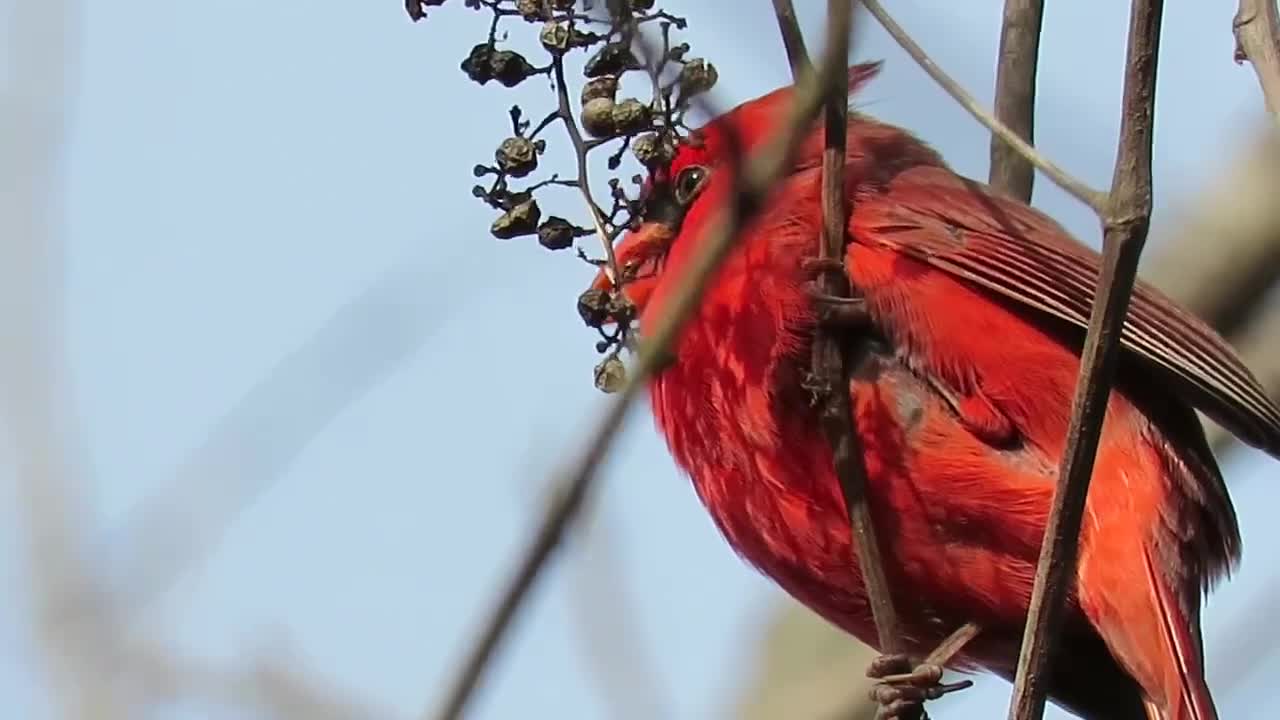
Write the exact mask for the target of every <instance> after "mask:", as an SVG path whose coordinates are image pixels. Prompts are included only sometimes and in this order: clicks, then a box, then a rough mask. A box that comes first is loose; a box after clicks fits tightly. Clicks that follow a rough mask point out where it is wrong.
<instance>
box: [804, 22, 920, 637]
mask: <svg viewBox="0 0 1280 720" xmlns="http://www.w3.org/2000/svg"><path fill="white" fill-rule="evenodd" d="M827 24H828V26H829V27H830V28H832V30H833V31H834V32H835V33H836V36H837V37H839V38H840V41H841V44H840V46H839V48H837V49H836V50H837V52H838V53H839V55H840V56H841V57H847V55H848V47H849V35H850V33H851V32H852V30H853V27H852V8H851V4H850V3H849V2H848V1H847V0H845V1H844V2H840V1H839V0H831V2H830V3H829V4H828V9H827ZM783 36H784V37H785V36H786V33H783ZM832 79H833V82H832V83H831V84H830V85H829V86H828V87H827V88H826V96H827V98H826V110H825V113H824V114H825V125H826V146H825V149H824V150H823V154H822V235H821V236H820V237H819V239H818V257H819V258H820V259H822V260H826V261H829V263H828V264H827V266H826V267H827V268H828V269H827V270H826V271H825V272H822V273H820V275H819V277H818V285H819V288H820V289H821V290H822V292H823V293H825V294H827V295H830V296H832V297H848V295H849V290H850V287H849V278H848V275H847V274H846V272H845V270H844V263H843V259H844V256H845V244H846V243H847V241H848V234H847V233H846V231H845V228H846V226H847V219H848V217H849V215H848V214H849V213H850V212H851V211H852V210H851V208H849V207H848V206H847V204H846V200H847V197H846V193H845V186H844V169H845V144H846V142H847V133H848V113H849V83H848V82H846V81H845V79H844V78H842V77H838V76H833V78H832ZM846 360H847V358H846V357H845V353H844V348H843V346H842V345H841V343H840V342H839V340H838V338H837V336H836V335H835V334H834V333H833V332H832V331H831V330H830V329H829V328H826V327H824V326H823V324H822V323H819V324H818V326H817V328H816V329H815V335H814V339H813V376H814V379H815V380H816V383H817V387H818V388H820V393H821V394H820V396H819V397H820V400H821V411H820V413H821V414H820V416H821V418H822V427H823V430H824V431H825V433H826V436H827V442H828V443H829V444H830V445H831V452H832V456H833V463H834V466H835V472H836V476H837V478H839V480H840V489H841V491H842V492H843V493H844V501H845V506H846V508H847V510H848V512H849V523H850V527H851V529H852V533H853V537H852V540H853V545H854V548H855V550H856V552H857V554H858V564H859V566H860V567H861V569H862V581H863V584H864V585H865V586H866V588H867V597H868V600H869V601H870V604H871V614H872V617H873V618H874V620H875V624H876V634H877V636H878V637H879V640H880V651H881V652H884V653H893V652H897V651H898V618H897V612H896V611H895V610H894V607H893V596H892V595H891V594H890V590H889V581H888V579H887V577H886V576H885V571H884V561H883V560H882V559H881V557H880V543H879V541H878V539H877V538H876V530H875V525H874V523H873V522H872V518H871V508H870V507H869V506H868V504H867V469H866V467H865V466H864V465H863V459H862V442H861V438H860V437H859V436H858V433H857V432H856V430H855V427H854V423H853V411H852V408H851V407H850V400H849V382H848V374H847V372H848V367H847V366H846Z"/></svg>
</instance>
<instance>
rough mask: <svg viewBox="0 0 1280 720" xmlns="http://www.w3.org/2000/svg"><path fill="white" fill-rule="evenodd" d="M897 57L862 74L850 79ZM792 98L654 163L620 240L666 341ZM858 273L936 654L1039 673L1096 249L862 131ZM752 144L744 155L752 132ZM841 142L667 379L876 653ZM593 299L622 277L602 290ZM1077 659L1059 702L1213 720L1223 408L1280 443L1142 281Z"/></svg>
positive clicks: (1106, 440) (880, 526) (915, 644)
mask: <svg viewBox="0 0 1280 720" xmlns="http://www.w3.org/2000/svg"><path fill="white" fill-rule="evenodd" d="M876 67H878V66H867V65H860V66H856V67H854V68H852V69H851V70H850V75H849V77H850V89H851V90H852V89H854V88H855V87H856V86H858V85H860V84H862V82H863V81H865V80H866V79H867V78H869V77H871V76H872V75H874V73H875V70H876ZM790 100H791V88H782V89H779V90H776V91H774V92H772V93H770V94H768V95H765V96H763V97H761V98H758V99H756V100H752V101H750V102H747V103H745V104H743V105H740V106H738V107H737V108H735V109H733V110H732V111H730V112H729V113H727V114H725V115H722V116H720V117H719V118H717V119H715V120H713V121H712V122H710V123H709V124H707V125H706V126H705V127H703V128H701V129H700V130H698V131H696V132H694V133H693V134H692V135H691V136H690V137H689V138H688V140H687V142H685V143H683V144H682V145H681V146H680V147H679V148H678V150H677V153H676V155H675V158H674V160H673V161H672V162H671V163H670V164H669V166H667V167H661V168H657V169H656V170H653V171H652V172H651V173H650V177H649V179H648V181H647V183H646V189H645V197H644V216H643V218H642V223H641V225H640V226H639V227H638V229H635V230H633V231H632V232H631V233H629V234H628V236H627V237H626V238H624V239H623V241H621V242H620V243H619V244H618V247H617V258H618V261H619V263H620V265H621V266H622V267H623V268H624V275H626V276H634V278H633V279H632V280H630V281H629V282H626V283H625V284H624V285H623V291H624V292H625V293H626V294H627V296H628V297H629V298H630V299H631V300H632V301H633V303H634V304H635V305H636V306H637V308H638V310H639V313H640V327H641V331H642V332H643V330H644V328H645V327H646V326H649V327H651V326H652V322H653V319H654V318H655V317H656V316H658V315H659V314H660V313H661V312H662V309H663V305H664V303H666V302H667V301H668V299H669V298H670V297H671V294H672V291H673V289H674V288H675V287H676V285H677V284H678V283H679V282H680V279H681V275H682V271H683V269H684V268H685V267H687V266H688V263H689V261H690V259H691V258H692V257H693V256H694V254H695V251H696V245H697V243H698V242H699V240H700V238H702V237H703V235H704V231H705V230H706V229H707V226H708V225H709V222H710V221H711V219H712V218H713V217H714V216H715V214H716V210H717V208H718V207H719V206H721V205H722V204H723V203H724V202H725V201H726V200H727V198H728V197H729V193H730V192H731V186H732V172H731V169H730V168H729V164H730V154H731V150H730V148H731V147H741V148H742V149H743V150H745V151H748V152H749V151H751V150H752V149H754V148H758V147H759V146H761V144H762V143H763V142H764V141H766V140H768V139H769V138H771V137H772V136H774V135H775V134H776V133H778V132H779V131H780V130H781V128H782V126H783V123H785V122H786V115H787V111H788V109H789V105H790ZM847 133H848V135H847V137H848V151H847V153H846V156H845V182H846V192H847V196H848V200H849V202H850V204H851V206H852V209H851V213H850V217H849V220H848V224H847V228H848V243H849V244H848V249H847V253H846V256H845V268H846V269H847V271H848V274H849V277H850V279H851V281H852V283H853V286H854V291H855V293H856V295H858V296H860V297H861V298H863V299H865V303H866V309H867V314H868V316H869V323H868V324H867V326H866V327H863V328H856V327H855V328H850V329H847V330H844V331H843V332H842V335H841V338H842V342H844V343H847V346H848V350H849V357H851V358H854V359H855V360H856V362H854V363H853V367H851V368H850V369H849V372H850V377H849V380H848V392H849V393H850V396H851V402H852V406H853V408H854V416H855V424H856V429H857V432H858V434H859V436H860V438H861V441H862V446H863V453H864V457H863V460H864V461H865V465H866V468H867V472H868V487H867V493H868V502H869V503H870V508H871V512H872V515H873V517H874V519H875V525H876V531H877V532H878V534H879V538H880V544H881V546H882V549H883V552H884V560H885V564H886V572H887V574H888V580H889V584H890V586H891V588H892V591H893V598H894V601H895V603H896V604H897V607H898V609H899V614H900V616H901V617H900V619H901V625H902V627H901V632H902V635H903V637H904V641H905V643H906V645H907V647H908V648H909V649H910V651H911V653H912V654H916V655H919V654H923V653H926V652H928V651H929V650H930V649H932V648H933V646H934V645H936V644H937V643H938V642H940V641H941V640H942V639H943V638H945V637H946V636H947V635H949V634H950V633H951V632H952V631H954V630H955V629H957V628H958V627H960V626H962V625H963V624H965V623H966V622H968V621H975V622H977V623H978V624H979V626H980V627H981V628H982V632H981V633H980V634H979V635H978V637H977V638H976V639H974V640H973V641H972V642H971V643H970V644H969V645H968V646H967V647H966V648H965V650H964V652H963V653H962V654H961V655H959V656H958V657H957V659H956V661H955V662H954V663H953V665H954V666H956V667H961V668H969V667H973V666H975V665H976V666H981V667H985V668H987V669H989V670H991V671H993V672H995V673H997V674H999V675H1002V676H1004V677H1006V678H1008V677H1010V676H1011V675H1012V674H1013V671H1014V667H1015V663H1016V659H1017V654H1018V650H1019V642H1020V640H1021V636H1022V629H1023V622H1024V620H1025V618H1026V614H1027V608H1028V603H1029V598H1030V596H1031V588H1032V583H1033V576H1034V573H1035V566H1036V562H1037V558H1038V553H1039V550H1040V544H1041V540H1042V538H1043V535H1044V528H1045V523H1046V519H1047V516H1048V513H1049V507H1050V500H1051V497H1052V494H1053V491H1054V483H1055V480H1056V475H1057V469H1058V467H1059V463H1060V461H1061V459H1062V453H1063V445H1064V439H1065V436H1066V430H1067V424H1068V420H1069V415H1070V412H1071V397H1072V391H1073V388H1074V386H1075V382H1076V375H1077V372H1078V369H1079V350H1080V346H1081V344H1082V341H1083V336H1084V328H1085V326H1086V324H1087V318H1088V315H1089V310H1090V306H1091V303H1092V300H1093V296H1094V291H1095V287H1096V284H1097V278H1098V274H1099V262H1100V258H1099V256H1098V254H1097V253H1095V252H1094V251H1092V250H1090V249H1089V248H1087V247H1085V246H1084V245H1082V244H1080V243H1079V242H1078V241H1077V240H1075V239H1074V238H1072V237H1071V236H1070V235H1068V234H1067V232H1066V231H1065V230H1063V228H1062V227H1060V226H1059V225H1058V224H1056V223H1055V222H1054V221H1053V220H1051V219H1050V218H1048V217H1047V216H1045V215H1043V214H1042V213H1040V212H1038V211H1036V210H1034V209H1032V208H1030V207H1028V206H1027V205H1025V204H1023V203H1021V202H1018V201H1016V200H1013V199H1010V198H1008V197H1004V196H1002V195H1000V194H998V193H997V192H995V191H993V190H992V189H991V188H989V187H987V186H985V185H983V184H982V183H979V182H975V181H973V180H970V179H967V178H964V177H961V176H960V175H957V174H956V173H955V172H953V171H951V170H950V169H949V168H948V167H947V165H946V164H945V163H944V162H943V160H942V158H941V157H940V156H939V155H938V153H937V152H935V151H934V150H933V149H931V148H930V147H929V146H927V145H925V144H924V143H923V142H921V141H920V140H918V139H916V138H915V137H913V136H912V135H911V134H909V133H908V132H907V131H905V130H902V129H900V128H897V127H893V126H891V125H887V124H885V123H882V122H878V121H876V120H874V119H872V118H870V117H867V116H866V115H862V114H859V113H851V114H850V117H849V123H848V130H847ZM734 136H736V141H734V140H732V138H733V137H734ZM822 145H823V141H822V132H821V128H820V127H816V128H815V129H814V130H813V132H812V134H811V135H809V136H808V138H807V140H806V141H805V143H804V144H803V145H802V147H801V149H800V151H799V152H798V154H797V157H795V159H794V162H793V164H792V165H791V166H790V170H789V172H788V174H787V175H786V177H785V178H784V179H783V180H782V182H781V184H780V185H779V186H778V188H777V190H776V191H775V192H774V193H773V194H772V195H771V196H770V198H769V199H768V200H767V201H766V202H765V203H764V205H763V206H762V207H761V208H760V212H759V213H758V214H757V215H756V216H755V217H754V219H753V220H752V221H750V222H749V223H748V224H747V225H746V227H745V228H744V229H743V230H742V232H741V235H740V237H739V238H738V239H737V245H736V248H735V250H734V251H733V252H732V254H731V255H730V257H729V258H728V259H727V261H726V262H725V264H724V266H723V268H722V269H721V270H720V271H719V272H718V274H717V275H716V276H715V278H714V280H713V282H712V283H711V285H710V287H709V290H708V292H707V294H706V296H705V300H704V302H703V304H702V306H701V308H700V310H699V311H698V312H697V313H696V315H695V317H694V318H693V320H692V321H691V322H690V324H689V325H688V326H687V328H686V329H685V331H684V332H683V334H682V335H681V337H680V338H679V341H678V342H677V343H676V346H675V348H674V350H673V362H672V363H671V364H669V365H668V366H666V367H665V369H663V370H662V371H661V372H660V373H659V374H658V375H657V376H656V377H655V378H654V380H653V382H652V388H651V396H652V405H653V412H654V416H655V419H656V423H657V426H658V428H659V429H660V431H661V432H662V434H663V435H664V436H665V438H666V441H667V444H668V446H669V448H670V450H671V453H672V455H673V456H674V458H675V460H676V462H677V463H678V464H679V466H680V467H681V468H682V469H683V470H684V471H686V472H687V473H688V474H689V475H690V476H691V478H692V480H693V485H694V487H695V489H696V491H697V494H698V496H699V497H700V498H701V500H702V502H703V503H704V504H705V505H706V507H707V509H708V510H709V511H710V514H711V517H712V518H713V520H714V521H715V523H716V525H717V526H718V527H719V529H720V530H721V532H722V533H723V534H724V536H725V537H726V539H727V540H728V541H729V543H730V545H732V546H733V548H734V549H735V550H736V551H737V552H738V553H739V554H741V555H742V556H743V557H744V558H745V559H746V560H747V561H749V562H750V563H752V564H753V565H755V566H756V567H758V568H759V569H760V570H761V571H763V572H764V573H765V574H767V575H768V576H769V577H771V578H773V579H774V580H775V581H776V582H777V583H778V584H779V585H781V586H782V587H783V588H784V589H785V590H786V591H787V592H789V593H790V594H791V595H793V596H794V597H796V598H797V599H798V600H800V601H801V602H802V603H804V604H806V605H807V606H809V607H810V608H812V609H813V610H815V611H816V612H818V613H819V614H821V615H822V616H823V617H825V618H827V619H828V620H829V621H831V622H832V623H834V624H835V625H837V626H839V627H841V628H843V629H844V630H846V631H848V632H850V633H852V634H853V635H854V636H856V637H857V638H859V639H860V640H862V641H863V642H866V643H868V644H871V645H873V646H874V645H876V634H875V626H874V624H873V623H872V618H871V612H870V609H869V607H868V600H867V594H866V591H865V589H864V587H863V585H862V581H861V570H860V569H859V567H858V566H857V564H856V562H855V560H854V558H855V557H856V556H855V554H854V552H853V548H852V547H851V545H850V543H851V533H850V528H849V523H848V520H847V517H848V516H847V514H846V508H845V503H844V500H843V496H842V494H841V490H840V486H839V483H838V481H837V479H836V477H835V474H834V470H833V468H832V455H831V450H830V447H829V445H828V443H827V441H826V439H825V436H824V435H823V433H822V431H821V428H820V426H819V419H818V417H817V411H816V410H815V409H814V408H813V405H812V402H811V400H812V397H811V390H810V389H807V387H806V376H807V374H808V372H809V368H810V344H811V341H812V338H813V335H814V328H815V322H816V320H815V318H816V317H817V312H816V310H815V307H814V306H815V303H814V298H813V297H812V296H811V295H812V283H811V281H812V279H813V273H812V267H813V265H812V263H810V262H808V259H809V258H811V257H812V256H814V255H815V254H816V251H817V238H818V236H819V232H820V227H821V223H822V211H821V207H820V202H819V198H820V185H821V173H822V171H821V167H820V166H821V154H822ZM593 287H595V288H600V289H611V288H612V287H613V285H612V283H611V282H610V280H609V279H608V278H607V277H606V276H605V275H603V274H601V275H600V276H599V277H597V279H596V281H595V283H594V285H593ZM1122 343H1123V350H1122V356H1123V357H1122V361H1121V366H1120V369H1119V372H1118V375H1117V378H1116V385H1115V388H1114V390H1113V391H1112V393H1111V396H1110V400H1109V403H1108V406H1107V415H1106V421H1105V423H1104V426H1103V429H1102V437H1101V444H1100V447H1099V449H1098V453H1097V460H1096V467H1095V470H1094V477H1093V483H1092V487H1091V490H1090V492H1089V496H1088V501H1087V505H1086V511H1085V517H1084V523H1083V529H1082V536H1081V541H1080V542H1081V544H1080V554H1079V565H1078V569H1077V571H1076V577H1075V585H1074V588H1073V591H1072V593H1071V595H1070V597H1069V600H1068V608H1067V618H1066V621H1065V625H1064V628H1063V631H1062V633H1061V635H1060V636H1059V643H1058V653H1057V655H1056V656H1055V660H1054V662H1053V664H1052V679H1051V697H1052V699H1053V700H1054V701H1055V702H1056V703H1058V704H1060V705H1061V706H1063V707H1065V708H1067V709H1068V710H1070V711H1072V712H1075V713H1077V714H1079V715H1080V716H1081V717H1084V718H1089V719H1090V720H1112V719H1114V720H1138V719H1142V718H1145V719H1147V720H1212V719H1214V718H1216V717H1217V715H1216V711H1215V709H1214V704H1213V700H1212V698H1211V696H1210V693H1209V689H1208V687H1207V686H1206V684H1205V679H1204V667H1203V652H1202V649H1201V637H1200V623H1199V615H1200V601H1201V594H1202V593H1203V592H1205V591H1207V590H1208V588H1209V587H1210V586H1211V585H1212V584H1213V582H1214V581H1216V580H1217V579H1219V578H1220V577H1222V576H1223V575H1224V574H1226V573H1228V572H1229V571H1230V570H1231V568H1232V567H1233V566H1234V565H1235V563H1236V562H1237V561H1238V559H1239V555H1240V535H1239V529H1238V527H1237V524H1236V515H1235V511H1234V509H1233V508H1232V505H1231V500H1230V498H1229V497H1228V495H1227V488H1226V486H1225V485H1224V484H1223V480H1222V476H1221V474H1220V472H1219V470H1218V466H1217V464H1216V463H1215V461H1214V457H1213V455H1212V453H1211V452H1210V449H1209V446H1208V444H1207V443H1206V441H1205V435H1204V431H1203V429H1202V428H1201V426H1200V424H1199V420H1198V418H1197V417H1196V415H1195V412H1194V411H1195V410H1196V409H1198V410H1201V411H1203V412H1205V413H1207V414H1208V415H1209V416H1210V417H1212V418H1213V419H1215V420H1217V421H1218V422H1220V423H1221V424H1223V425H1224V426H1225V427H1227V428H1229V429H1230V430H1232V431H1233V432H1235V433H1236V434H1237V435H1239V436H1240V437H1241V438H1242V439H1243V440H1245V441H1247V442H1249V443H1251V444H1253V445H1256V446H1258V447H1260V448H1263V449H1265V450H1266V451H1268V452H1269V453H1271V454H1272V455H1276V454H1277V451H1280V408H1277V406H1276V405H1275V404H1274V403H1273V402H1272V401H1271V400H1270V399H1269V398H1268V397H1267V394H1266V393H1265V392H1264V391H1263V389H1262V388H1261V387H1260V386H1259V385H1258V382H1257V380H1256V379H1255V378H1254V377H1253V375H1252V374H1251V373H1250V372H1249V370H1248V369H1247V368H1245V366H1244V365H1243V364H1242V363H1241V361H1240V359H1239V358H1238V357H1237V356H1236V354H1235V353H1234V352H1233V351H1232V349H1231V348H1230V347H1229V346H1228V345H1227V344H1226V343H1225V342H1224V341H1223V340H1222V338H1221V337H1219V336H1218V335H1217V334H1216V333H1215V332H1214V331H1213V330H1211V329H1210V328H1208V327H1207V326H1205V325H1204V324H1203V323H1202V322H1200V321H1199V320H1197V319H1196V318H1195V317H1193V316H1192V315H1190V314H1189V313H1188V312H1186V311H1185V310H1183V309H1181V308H1179V307H1178V306H1177V305H1175V304H1174V303H1173V302H1172V301H1170V300H1169V299H1168V298H1166V297H1165V296H1163V295H1161V294H1160V293H1159V292H1158V291H1156V290H1155V289H1154V288H1152V287H1150V286H1148V285H1145V284H1141V283H1140V284H1139V285H1138V286H1137V288H1136V289H1135V291H1134V295H1133V299H1132V303H1131V306H1130V310H1129V315H1128V320H1127V322H1126V325H1125V327H1124V333H1123V340H1122Z"/></svg>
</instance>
